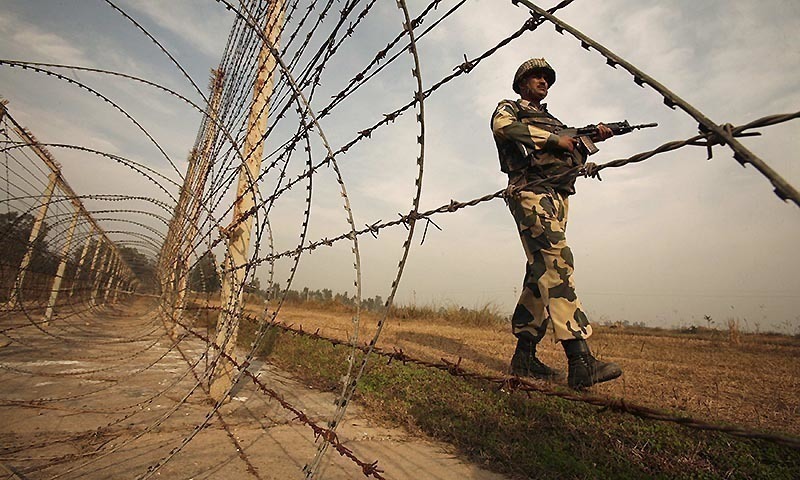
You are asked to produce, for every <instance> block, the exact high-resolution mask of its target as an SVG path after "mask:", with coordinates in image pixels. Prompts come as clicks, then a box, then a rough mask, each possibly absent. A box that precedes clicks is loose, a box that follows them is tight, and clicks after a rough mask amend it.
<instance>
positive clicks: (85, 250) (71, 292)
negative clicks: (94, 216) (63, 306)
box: [69, 228, 94, 297]
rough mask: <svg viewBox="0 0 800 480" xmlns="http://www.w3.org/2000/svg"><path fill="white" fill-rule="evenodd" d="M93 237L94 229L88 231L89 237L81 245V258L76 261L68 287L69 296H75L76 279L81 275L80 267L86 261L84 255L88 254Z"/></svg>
mask: <svg viewBox="0 0 800 480" xmlns="http://www.w3.org/2000/svg"><path fill="white" fill-rule="evenodd" d="M93 236H94V228H92V229H91V230H89V235H87V236H86V243H84V244H83V250H81V258H80V260H78V265H77V266H76V267H75V277H74V278H73V279H72V284H71V285H70V286H69V296H70V297H71V296H73V295H75V284H76V283H78V279H79V278H80V275H81V267H82V266H83V262H84V260H86V254H87V253H89V245H90V244H91V243H92V237H93Z"/></svg>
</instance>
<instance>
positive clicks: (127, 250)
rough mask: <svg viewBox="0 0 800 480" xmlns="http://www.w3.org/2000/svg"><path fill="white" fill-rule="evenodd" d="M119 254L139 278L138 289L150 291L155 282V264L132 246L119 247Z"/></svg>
mask: <svg viewBox="0 0 800 480" xmlns="http://www.w3.org/2000/svg"><path fill="white" fill-rule="evenodd" d="M119 254H120V256H121V257H122V259H123V260H124V261H125V263H126V264H127V265H128V266H129V267H130V268H131V271H132V272H133V274H134V275H136V278H138V279H139V282H141V283H140V286H139V290H140V291H152V290H153V289H154V288H155V282H156V275H155V271H156V266H155V263H154V262H153V261H151V260H150V259H149V258H148V257H147V256H146V255H145V254H143V253H142V252H140V251H139V250H137V249H136V248H133V247H125V246H122V247H119Z"/></svg>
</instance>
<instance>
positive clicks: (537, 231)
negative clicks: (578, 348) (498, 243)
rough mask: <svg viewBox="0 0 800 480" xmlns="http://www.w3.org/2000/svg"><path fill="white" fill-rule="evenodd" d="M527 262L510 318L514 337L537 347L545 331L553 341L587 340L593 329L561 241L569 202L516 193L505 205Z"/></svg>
mask: <svg viewBox="0 0 800 480" xmlns="http://www.w3.org/2000/svg"><path fill="white" fill-rule="evenodd" d="M508 206H509V208H510V209H511V214H512V215H513V216H514V220H516V222H517V226H518V227H519V236H520V238H521V239H522V247H523V248H524V249H525V256H526V257H527V259H528V262H527V264H526V268H525V280H524V283H523V285H522V294H521V295H520V297H519V302H518V303H517V307H516V309H515V310H514V315H513V316H512V317H511V323H512V329H513V332H514V335H516V336H517V337H526V338H528V339H530V340H533V341H535V342H537V343H538V342H539V341H540V340H541V339H542V337H543V336H544V334H545V333H546V332H547V329H548V327H552V330H553V333H554V336H555V340H556V341H561V340H570V339H575V338H584V339H585V338H588V337H589V336H590V335H591V334H592V326H591V325H589V320H588V319H587V318H586V314H585V313H584V312H583V308H582V306H581V302H580V300H578V296H577V295H576V293H575V284H574V282H573V278H572V277H573V271H574V261H573V258H572V251H571V250H570V248H569V247H568V246H567V238H566V235H565V232H566V229H567V213H568V210H569V201H568V198H567V197H566V196H563V195H562V194H560V193H557V192H555V193H551V192H548V193H534V192H525V191H523V192H519V193H518V194H516V195H515V196H514V197H513V198H510V199H509V200H508Z"/></svg>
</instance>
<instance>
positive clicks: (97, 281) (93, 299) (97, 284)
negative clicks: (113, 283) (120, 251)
mask: <svg viewBox="0 0 800 480" xmlns="http://www.w3.org/2000/svg"><path fill="white" fill-rule="evenodd" d="M102 245H103V244H102V243H98V244H97V248H98V250H99V249H100V248H101V247H102ZM110 256H111V249H108V248H107V249H105V251H103V253H102V257H101V260H100V265H101V267H100V269H98V270H97V276H96V277H95V278H94V282H93V285H92V295H91V298H90V300H89V304H90V305H91V306H93V307H96V306H97V294H98V293H99V290H100V284H101V283H102V281H103V275H104V274H105V270H107V269H108V265H107V263H111V261H110V258H109V257H110Z"/></svg>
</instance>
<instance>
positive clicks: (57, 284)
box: [44, 205, 81, 326]
mask: <svg viewBox="0 0 800 480" xmlns="http://www.w3.org/2000/svg"><path fill="white" fill-rule="evenodd" d="M80 216H81V210H80V208H78V206H77V205H76V206H75V215H73V216H72V223H70V225H69V231H68V232H67V240H66V241H65V242H64V248H62V249H61V262H59V264H58V271H56V276H55V278H53V286H52V287H51V288H50V301H48V302H47V310H45V312H44V326H47V325H48V324H49V323H50V320H51V319H52V318H53V310H54V309H55V306H56V300H58V292H59V290H60V289H61V280H62V279H63V278H64V270H66V268H67V258H68V257H69V250H70V247H72V236H73V235H74V234H75V227H76V226H77V225H78V218H80Z"/></svg>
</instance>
